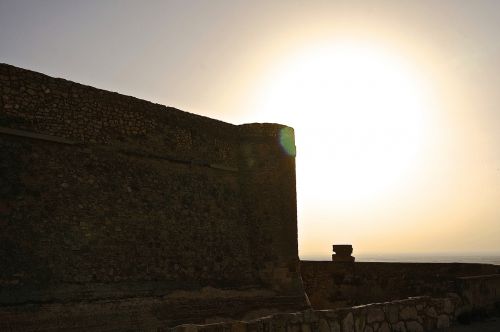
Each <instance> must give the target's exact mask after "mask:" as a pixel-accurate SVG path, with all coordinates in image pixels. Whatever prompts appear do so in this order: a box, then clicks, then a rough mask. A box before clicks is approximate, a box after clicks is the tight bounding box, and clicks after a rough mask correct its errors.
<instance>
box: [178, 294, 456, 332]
mask: <svg viewBox="0 0 500 332" xmlns="http://www.w3.org/2000/svg"><path fill="white" fill-rule="evenodd" d="M461 306H462V303H461V301H460V299H458V298H456V297H443V298H431V297H426V296H422V297H416V298H411V299H405V300H398V301H391V302H384V303H373V304H368V305H363V306H356V307H346V308H338V309H331V310H308V311H302V312H296V313H288V314H276V315H271V316H267V317H262V318H260V319H256V320H252V321H244V322H228V323H219V324H210V325H191V324H187V325H181V326H177V327H175V328H172V329H169V331H171V332H188V331H189V332H215V331H228V332H257V331H269V332H278V331H317V332H358V331H365V332H371V331H380V332H389V331H422V332H423V331H442V330H443V329H446V328H448V327H449V326H452V325H454V324H455V323H456V318H457V315H458V314H460V312H461Z"/></svg>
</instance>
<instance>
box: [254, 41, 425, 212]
mask: <svg viewBox="0 0 500 332" xmlns="http://www.w3.org/2000/svg"><path fill="white" fill-rule="evenodd" d="M256 100H257V105H256V106H255V109H256V110H258V112H259V113H260V114H261V117H260V118H263V119H265V121H268V122H279V123H285V124H289V125H291V126H293V127H294V128H295V138H296V145H297V191H298V196H299V200H301V201H308V202H315V204H325V203H326V204H331V203H332V202H342V203H359V202H360V201H362V200H373V199H377V198H379V197H380V196H383V195H385V194H386V193H388V192H390V191H391V190H392V189H393V188H394V187H395V186H397V185H399V184H401V183H404V182H405V181H408V180H409V179H410V178H411V172H412V170H414V169H416V168H418V166H419V164H420V163H421V162H422V158H421V157H422V148H423V145H424V142H425V140H426V134H425V132H426V114H427V113H428V111H429V108H430V101H429V98H428V96H427V95H426V92H425V87H424V84H423V83H422V80H421V79H420V78H419V75H418V71H416V70H415V69H414V68H411V67H410V66H408V65H407V64H406V62H405V61H404V59H403V58H398V57H397V56H394V55H393V54H391V53H390V52H387V51H385V50H384V49H382V48H380V47H377V46H374V45H368V44H363V43H352V42H334V43H327V44H323V45H318V46H316V47H311V48H308V49H307V50H306V51H303V52H299V53H298V54H296V55H295V56H292V57H291V58H289V59H288V60H287V61H283V62H282V63H281V64H280V65H278V66H276V67H275V69H274V70H272V71H271V72H270V73H269V74H268V76H267V77H266V79H265V81H264V83H263V84H261V88H260V92H259V95H258V97H257V98H256Z"/></svg>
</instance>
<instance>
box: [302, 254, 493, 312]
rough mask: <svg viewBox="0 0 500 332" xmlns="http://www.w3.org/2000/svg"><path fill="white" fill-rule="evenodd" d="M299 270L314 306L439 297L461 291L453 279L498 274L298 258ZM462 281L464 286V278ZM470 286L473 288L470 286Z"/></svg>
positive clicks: (446, 266) (484, 269)
mask: <svg viewBox="0 0 500 332" xmlns="http://www.w3.org/2000/svg"><path fill="white" fill-rule="evenodd" d="M300 269H301V273H302V279H303V282H304V288H305V290H306V293H307V295H308V297H309V300H310V301H311V305H312V307H313V308H315V309H327V308H337V307H343V306H352V305H359V304H367V303H374V302H384V301H391V300H394V299H404V298H407V297H410V296H421V295H429V296H438V297H440V296H446V295H447V294H448V293H450V292H453V293H462V290H461V288H463V287H462V286H460V284H461V282H460V281H459V280H460V279H457V278H460V277H470V276H479V275H492V274H500V266H497V265H489V264H467V263H375V262H373V263H372V262H370V263H368V262H355V263H354V264H352V263H339V262H326V261H323V262H319V261H301V267H300ZM464 280H469V279H468V278H465V279H464ZM474 280H482V279H473V281H474ZM493 280H496V279H493ZM462 283H464V285H466V283H465V281H464V282H462ZM474 285H476V284H474ZM470 288H471V289H473V287H472V286H471V287H470ZM483 288H484V287H483ZM499 291H500V290H499ZM499 295H500V292H499Z"/></svg>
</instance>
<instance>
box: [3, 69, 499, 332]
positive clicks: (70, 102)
mask: <svg viewBox="0 0 500 332" xmlns="http://www.w3.org/2000/svg"><path fill="white" fill-rule="evenodd" d="M0 156H1V159H0V172H1V177H0V229H1V232H0V266H1V267H2V268H1V269H0V305H1V307H0V330H1V331H4V330H5V331H39V330H42V331H43V330H55V331H118V330H120V331H123V330H128V331H135V330H140V331H167V330H170V329H180V330H186V329H189V330H190V331H194V330H210V331H212V330H217V331H219V330H227V331H229V330H238V331H246V330H248V331H254V330H255V331H270V330H283V331H284V329H287V330H293V331H295V330H296V331H308V329H309V330H318V331H321V332H325V331H339V332H340V331H349V332H351V331H352V332H354V331H356V332H358V331H362V332H365V331H367V332H368V331H390V330H393V331H413V330H414V331H419V330H422V331H423V330H430V329H432V328H436V327H445V326H447V325H450V324H453V323H454V322H455V321H456V320H457V319H458V317H459V316H460V315H462V316H463V315H464V314H465V313H468V312H474V311H477V310H489V311H490V310H493V309H494V306H495V304H496V305H498V303H499V301H500V276H499V275H498V274H499V273H500V267H498V266H494V265H482V264H427V265H425V264H424V265H423V264H402V263H401V264H399V263H395V264H383V263H354V262H300V261H299V258H298V250H297V217H296V193H295V145H294V142H293V129H292V128H289V127H287V126H283V125H278V124H258V123H255V124H245V125H240V126H236V125H231V124H228V123H224V122H221V121H217V120H213V119H209V118H206V117H202V116H198V115H194V114H190V113H186V112H183V111H180V110H177V109H174V108H171V107H165V106H162V105H158V104H153V103H150V102H147V101H143V100H139V99H136V98H133V97H129V96H123V95H120V94H118V93H113V92H108V91H103V90H99V89H96V88H93V87H89V86H84V85H81V84H77V83H73V82H70V81H66V80H63V79H58V78H52V77H49V76H46V75H43V74H40V73H36V72H32V71H29V70H25V69H21V68H17V67H14V66H10V65H7V64H0ZM415 296H420V297H415ZM407 297H413V298H409V299H408V298H407ZM376 302H383V303H381V304H369V303H376ZM359 304H366V305H365V306H361V307H352V306H353V305H359ZM341 307H342V308H343V309H339V308H341ZM319 309H323V310H319ZM262 317H264V318H262ZM186 324H188V325H186ZM194 324H196V325H194ZM207 324H208V325H207Z"/></svg>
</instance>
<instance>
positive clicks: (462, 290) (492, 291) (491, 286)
mask: <svg viewBox="0 0 500 332" xmlns="http://www.w3.org/2000/svg"><path fill="white" fill-rule="evenodd" d="M457 292H458V293H459V294H460V297H461V298H462V300H463V302H464V303H463V304H464V305H463V312H464V313H465V314H467V313H472V314H474V313H475V312H479V313H481V314H486V315H488V314H490V313H494V314H497V315H498V314H500V274H494V275H484V276H473V277H462V278H457Z"/></svg>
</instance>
